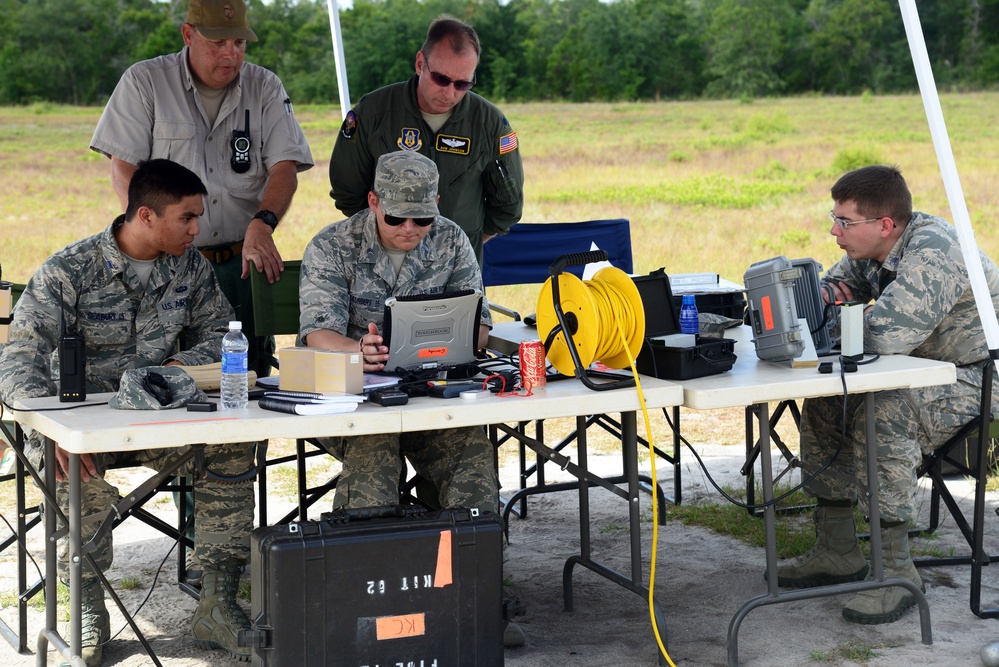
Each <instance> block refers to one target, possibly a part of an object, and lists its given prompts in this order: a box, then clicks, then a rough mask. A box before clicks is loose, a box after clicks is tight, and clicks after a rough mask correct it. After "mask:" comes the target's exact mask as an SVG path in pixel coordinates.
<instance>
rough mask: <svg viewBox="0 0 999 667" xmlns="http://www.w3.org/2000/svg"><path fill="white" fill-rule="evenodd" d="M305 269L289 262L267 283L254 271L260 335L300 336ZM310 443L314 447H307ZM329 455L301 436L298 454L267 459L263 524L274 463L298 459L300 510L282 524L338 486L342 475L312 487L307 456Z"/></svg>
mask: <svg viewBox="0 0 999 667" xmlns="http://www.w3.org/2000/svg"><path fill="white" fill-rule="evenodd" d="M301 271H302V262H301V260H292V261H286V262H285V263H284V273H282V274H281V280H279V281H277V282H275V283H269V282H267V276H266V275H265V274H263V273H260V272H258V271H257V270H256V269H255V268H253V269H251V270H250V291H251V294H252V300H253V325H254V327H255V328H256V332H257V335H258V336H287V335H298V320H299V305H298V282H299V277H300V275H301ZM269 361H270V364H271V366H272V367H274V368H278V367H279V365H278V360H277V359H276V358H274V357H271V359H270V360H269ZM306 444H309V445H311V446H312V447H313V448H314V449H308V450H307V449H306ZM323 454H326V450H325V449H323V448H322V447H321V446H319V445H318V444H316V443H315V442H312V441H309V440H304V439H297V440H296V441H295V454H293V455H287V456H279V457H276V458H273V459H268V460H267V465H266V466H264V467H263V468H262V469H261V471H260V475H259V476H258V481H259V486H258V498H257V507H258V508H259V511H260V525H262V526H266V525H268V523H267V468H268V467H270V466H274V465H278V464H281V463H287V462H289V461H296V462H297V466H298V509H297V510H293V511H291V512H289V513H288V514H286V515H285V516H283V517H281V518H280V519H278V523H280V524H284V523H288V522H290V521H292V520H294V519H295V518H296V517H297V518H298V520H299V521H305V520H306V519H307V518H308V509H309V508H310V507H312V505H314V504H315V503H316V502H318V501H319V499H321V498H322V497H323V496H324V495H326V494H327V493H328V492H330V491H332V490H333V489H335V488H336V481H337V478H338V477H339V475H335V476H333V477H332V478H330V479H328V480H327V481H326V482H324V483H322V484H320V485H318V486H314V487H309V486H308V480H307V479H306V474H305V473H306V466H305V462H306V459H308V458H311V457H313V456H320V455H323Z"/></svg>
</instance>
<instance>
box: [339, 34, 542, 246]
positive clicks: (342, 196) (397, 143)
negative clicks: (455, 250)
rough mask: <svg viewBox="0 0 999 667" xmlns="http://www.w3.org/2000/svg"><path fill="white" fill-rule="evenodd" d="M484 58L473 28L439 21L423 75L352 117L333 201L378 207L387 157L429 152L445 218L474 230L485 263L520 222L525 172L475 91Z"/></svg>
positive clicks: (426, 47)
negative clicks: (378, 170)
mask: <svg viewBox="0 0 999 667" xmlns="http://www.w3.org/2000/svg"><path fill="white" fill-rule="evenodd" d="M479 55H480V46H479V37H478V35H477V34H476V33H475V30H474V29H472V27H471V26H469V25H467V24H465V23H462V22H461V21H459V20H457V19H455V18H453V17H450V16H441V17H440V18H438V19H436V20H435V21H434V22H433V23H431V25H430V29H429V30H428V32H427V39H426V42H424V44H423V46H422V47H421V48H420V50H419V51H417V53H416V62H415V70H416V72H415V74H414V76H413V78H411V79H410V80H409V81H403V82H400V83H395V84H391V85H389V86H385V87H384V88H380V89H378V90H376V91H374V92H372V93H369V94H368V95H366V96H365V97H363V98H362V99H361V101H360V102H358V103H357V104H356V105H355V106H354V108H353V109H352V110H351V111H349V112H348V113H347V117H346V118H345V119H344V121H343V125H342V126H341V128H340V132H339V134H338V135H337V140H336V145H335V146H334V148H333V155H332V158H331V159H330V185H331V187H332V189H331V190H330V196H331V197H333V200H334V201H335V203H336V207H337V208H338V209H340V211H342V212H343V213H344V214H345V215H348V216H351V215H354V214H355V213H357V212H358V211H363V210H364V209H366V208H368V206H369V205H370V202H369V201H368V193H369V191H370V190H371V185H372V183H373V181H374V174H375V163H376V162H377V160H378V157H379V156H381V155H383V154H385V153H390V152H394V151H399V150H406V151H414V152H417V153H420V154H422V155H425V156H427V157H428V158H430V159H431V160H433V161H434V163H435V164H436V165H437V169H438V171H439V173H440V184H439V189H438V193H439V194H440V198H441V201H440V211H441V215H443V216H444V217H446V218H450V219H451V220H454V221H455V222H456V223H458V225H459V226H460V227H461V229H463V230H464V231H465V233H466V234H467V235H468V238H469V240H470V241H471V243H472V248H473V249H474V251H475V256H476V259H477V260H478V261H479V263H480V264H481V263H482V244H483V243H484V242H485V241H488V240H489V239H490V238H492V237H493V236H495V235H496V234H504V233H506V231H507V230H508V229H510V227H512V226H513V225H514V224H516V223H517V222H519V221H520V216H521V214H522V212H523V208H524V170H523V165H522V164H521V160H520V150H519V148H518V139H517V133H516V132H515V131H514V129H513V128H512V127H511V126H510V123H509V122H508V121H507V119H506V117H505V116H504V115H503V113H502V112H501V111H500V110H499V109H498V108H497V107H496V106H494V105H493V104H491V103H490V102H487V101H486V100H485V99H484V98H482V97H481V96H479V95H477V94H475V93H474V92H471V89H472V87H473V86H474V85H475V84H476V68H477V67H478V64H479Z"/></svg>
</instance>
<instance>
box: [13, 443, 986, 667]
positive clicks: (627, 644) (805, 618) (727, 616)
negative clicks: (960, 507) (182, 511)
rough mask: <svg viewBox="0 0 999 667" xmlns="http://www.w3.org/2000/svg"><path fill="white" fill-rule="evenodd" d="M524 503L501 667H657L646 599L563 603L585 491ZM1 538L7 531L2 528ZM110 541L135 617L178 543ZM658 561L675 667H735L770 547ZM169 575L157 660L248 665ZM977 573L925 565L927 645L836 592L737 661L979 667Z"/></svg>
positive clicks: (617, 564)
mask: <svg viewBox="0 0 999 667" xmlns="http://www.w3.org/2000/svg"><path fill="white" fill-rule="evenodd" d="M700 451H702V452H703V454H704V456H705V459H706V461H707V462H708V466H709V469H710V470H711V472H712V474H713V475H715V476H717V477H718V478H720V479H722V480H724V481H727V482H729V483H733V484H738V483H740V478H739V477H738V469H739V466H740V464H741V458H740V456H739V453H740V448H737V447H720V446H709V447H705V448H703V450H700ZM591 468H593V469H595V470H607V471H614V470H618V469H619V457H616V456H594V457H591ZM549 477H550V478H562V477H566V473H564V472H561V471H558V470H557V469H555V470H554V471H553V473H551V474H550V475H549ZM501 478H502V481H503V483H504V486H505V487H507V488H508V489H509V488H513V487H514V486H515V485H516V482H515V471H514V469H513V466H512V464H511V465H507V466H505V467H504V468H503V470H502V472H501ZM659 478H660V480H662V481H663V483H664V486H665V487H666V488H672V478H673V475H672V471H671V470H669V469H667V468H666V467H665V466H662V465H660V469H659ZM682 479H683V482H684V489H685V490H684V494H685V498H686V499H689V500H693V499H694V498H699V497H705V496H706V495H707V496H711V495H712V494H713V493H714V492H713V491H712V492H709V491H707V490H706V487H705V485H704V477H703V475H702V473H701V472H700V471H699V470H697V469H695V468H694V460H693V457H691V456H689V455H688V456H686V457H685V459H684V464H683V473H682ZM667 484H668V485H667ZM954 484H955V487H956V488H957V489H958V491H959V492H960V493H961V494H963V495H965V496H969V495H970V491H969V490H968V489H967V487H966V485H965V484H964V483H963V482H960V481H956V482H954ZM997 501H999V496H997V495H996V494H993V496H992V497H990V499H989V509H988V510H987V515H986V516H987V519H988V522H989V525H990V526H992V527H993V529H992V530H990V532H989V534H988V536H987V544H986V546H987V548H991V550H992V552H993V553H995V552H999V535H997V534H996V531H995V530H994V527H995V525H996V523H997V521H999V519H997V518H996V516H995V514H994V512H993V511H992V508H994V507H995V506H996V504H997ZM271 502H272V508H271V510H270V511H271V512H272V516H278V515H279V512H280V510H281V509H282V507H283V506H286V505H288V503H287V502H284V505H282V502H283V501H280V500H272V501H271ZM924 504H925V503H924ZM591 505H592V526H593V554H594V556H595V557H596V558H598V559H600V560H602V561H603V562H605V563H606V564H608V565H609V566H610V567H612V568H614V569H617V570H619V571H621V572H628V571H629V569H630V566H629V556H628V549H627V540H628V529H627V523H628V521H627V513H626V507H625V504H624V501H622V500H621V499H619V498H618V497H617V496H614V495H612V494H610V493H609V492H607V491H603V490H600V491H593V492H592V503H591ZM154 507H155V511H156V512H157V513H159V514H161V515H162V516H163V517H164V518H166V519H167V520H171V519H172V512H171V509H172V505H171V504H170V503H169V502H161V503H158V504H156V505H155V506H154ZM529 507H530V510H529V516H528V518H527V519H526V520H521V519H516V518H515V519H513V520H512V521H511V524H512V525H511V527H510V544H509V546H508V548H507V552H506V558H507V561H506V565H505V569H506V576H507V578H508V580H509V582H510V583H511V586H512V588H513V589H514V591H515V592H516V593H517V594H518V595H519V596H520V597H521V599H522V600H523V601H524V602H525V603H526V605H527V611H526V614H524V615H523V616H521V617H520V618H519V619H518V620H519V622H520V625H521V627H522V628H523V629H524V631H525V633H526V635H527V640H528V643H527V646H525V647H523V648H519V649H508V650H507V651H506V655H505V659H506V660H505V661H506V664H507V665H510V666H512V667H547V666H555V665H558V666H559V667H564V666H566V665H579V666H584V667H598V666H600V667H602V666H606V665H621V666H639V665H642V666H645V665H648V666H654V665H657V664H658V662H657V652H656V644H655V639H654V637H653V633H652V630H651V624H650V620H649V614H648V611H647V604H646V599H645V598H644V597H643V596H640V595H638V594H635V593H632V592H630V591H628V590H625V589H623V588H621V587H618V586H616V585H614V584H613V583H611V582H610V581H608V580H606V579H603V578H601V577H599V576H597V575H595V574H594V573H592V572H590V571H589V570H587V569H585V568H581V567H576V568H575V571H574V573H573V575H572V581H573V591H574V610H573V611H572V612H566V611H564V609H563V602H562V577H561V573H562V568H563V564H564V563H565V559H566V558H567V557H569V556H570V555H572V554H574V553H577V552H578V548H579V524H578V520H577V516H578V513H577V511H578V496H577V494H576V493H575V492H571V491H570V492H563V493H554V494H547V495H544V496H534V497H533V498H532V499H531V501H530V506H529ZM641 511H642V513H643V515H646V516H647V515H649V514H650V512H651V510H650V508H649V503H648V502H647V498H646V497H643V499H642V510H641ZM8 518H10V517H8ZM5 530H6V529H5V528H3V527H0V533H3V532H4V531H5ZM642 530H643V535H642V541H643V559H644V563H645V573H646V574H645V576H646V577H647V576H648V567H649V554H650V553H651V543H652V539H651V533H652V524H651V522H650V521H643V523H642ZM37 532H38V531H36V533H37ZM3 536H4V537H5V536H6V534H5V533H4V535H3ZM115 536H116V564H115V567H114V569H113V570H112V571H111V572H110V573H109V574H110V578H111V579H112V581H120V580H121V578H122V577H126V576H133V577H138V579H139V580H140V582H141V583H140V585H139V587H138V588H137V589H135V590H127V591H122V592H121V593H122V596H123V598H124V600H125V602H126V605H127V606H128V607H129V608H130V609H134V608H135V607H136V606H138V604H139V603H140V602H141V600H142V598H144V597H145V596H146V595H147V594H148V593H149V586H150V584H151V582H152V580H153V574H154V573H155V571H156V569H157V568H158V567H159V564H160V562H161V561H162V560H163V558H164V556H165V554H166V553H167V551H168V550H169V549H170V543H169V542H168V540H167V539H166V538H163V537H161V536H159V534H158V533H155V532H153V531H152V530H151V529H148V528H146V527H145V526H144V524H141V523H139V522H138V521H136V520H134V519H130V520H129V521H127V522H126V523H125V524H124V525H123V526H121V527H120V528H119V529H118V530H117V531H116V533H115ZM941 545H953V546H954V548H955V550H958V551H961V552H962V553H963V552H964V551H963V550H962V546H965V547H966V545H962V543H961V538H960V535H959V534H958V532H957V529H956V527H955V526H954V523H953V521H952V520H951V519H950V517H949V516H947V517H946V518H945V522H944V525H943V528H942V530H941V537H940V538H939V539H938V540H936V541H935V542H934V546H936V547H937V548H941ZM29 547H30V549H31V552H32V553H33V554H34V555H35V557H36V559H38V560H39V564H41V556H42V553H43V549H42V546H41V540H40V536H39V535H34V536H32V538H31V541H30V543H29ZM657 554H658V563H657V572H656V581H655V592H656V598H657V599H658V601H659V602H660V604H661V605H662V606H663V608H664V610H665V615H666V624H667V625H666V640H667V643H668V651H669V654H670V656H671V658H672V660H673V662H674V663H675V664H677V665H697V666H709V665H710V666H714V665H726V664H727V655H728V654H727V644H726V636H727V633H728V631H729V623H730V622H731V620H732V617H733V615H734V614H735V613H736V611H737V610H738V609H739V608H740V606H741V605H742V604H743V603H744V602H745V601H747V600H749V599H750V598H752V597H754V596H756V595H760V594H763V593H765V592H766V589H765V584H764V581H763V579H762V572H763V569H764V565H765V562H764V561H765V557H764V552H763V549H761V548H756V547H750V546H746V545H745V544H743V543H741V542H739V541H737V540H735V539H733V538H731V537H727V536H720V535H716V534H714V533H712V532H710V531H708V530H706V529H703V528H696V527H688V526H684V525H682V524H680V523H678V522H670V523H668V524H667V525H665V526H663V527H662V529H661V531H660V535H659V543H658V545H657ZM169 562H170V563H172V562H173V561H172V560H170V561H169ZM171 572H172V570H171V569H170V565H168V566H167V567H166V568H164V572H163V574H161V575H160V578H159V583H158V584H157V585H156V586H155V588H154V589H153V592H152V595H151V597H150V599H149V601H148V602H147V603H146V604H145V606H144V607H143V608H142V610H141V611H140V612H139V613H138V615H137V619H138V622H139V624H140V627H141V628H142V630H143V632H145V633H146V635H147V637H148V638H149V639H150V640H151V642H152V644H153V647H154V649H155V651H156V653H157V655H158V657H159V659H160V661H161V663H162V664H163V665H169V666H171V667H179V666H182V665H184V666H188V665H189V666H202V665H222V666H225V665H237V664H240V663H237V662H236V661H234V660H231V659H229V658H228V657H226V656H225V655H224V654H223V653H221V652H218V651H214V652H206V651H203V650H200V649H198V648H197V647H195V646H194V645H193V642H192V641H191V639H190V634H189V628H190V617H191V615H192V613H193V611H194V607H195V601H194V600H193V599H192V598H190V597H189V596H187V595H186V594H184V593H182V592H180V591H179V590H178V588H177V587H176V585H174V584H171V583H170V573H171ZM14 576H15V565H14V559H13V555H12V553H11V550H8V552H7V553H4V554H2V556H0V592H2V593H5V594H8V595H7V597H5V598H4V604H6V605H9V603H10V600H9V598H10V595H9V592H11V591H13V590H14V588H15V580H14ZM34 576H35V575H31V578H32V579H33V578H34ZM969 577H970V568H969V567H967V566H959V567H948V568H934V569H927V570H923V578H924V581H925V582H926V588H927V598H928V600H929V605H930V614H931V621H932V632H933V644H932V645H929V646H927V645H924V644H922V643H921V641H920V626H919V617H918V614H917V613H916V611H915V610H913V611H910V612H909V613H908V614H907V615H906V616H904V617H903V618H902V619H901V620H899V621H897V622H895V623H892V624H888V625H882V626H874V627H870V626H868V627H862V626H857V625H853V624H849V623H846V622H845V621H843V620H842V618H841V617H840V610H841V608H842V606H843V604H844V603H845V602H846V598H845V597H843V596H834V597H827V598H819V599H812V600H805V601H798V602H789V603H781V604H775V605H768V606H764V607H761V608H758V609H755V610H753V611H752V612H751V613H749V615H748V616H747V617H746V619H745V621H744V622H743V624H742V627H741V631H740V633H739V637H738V640H739V641H738V656H739V664H741V665H745V666H747V667H766V666H775V667H776V666H781V667H786V666H796V665H819V664H838V665H854V664H867V665H871V666H873V667H880V666H888V665H898V666H902V665H931V666H939V667H963V666H968V667H972V666H974V667H978V666H980V665H981V664H982V662H981V660H980V658H979V651H980V649H981V647H982V646H983V645H984V644H986V643H989V642H992V641H997V640H999V624H997V623H996V621H994V620H982V619H979V618H977V617H976V616H974V615H973V614H972V613H971V611H970V610H969V603H968V599H969ZM982 601H983V606H985V607H990V606H999V572H992V571H991V568H987V569H986V570H985V575H984V582H983V592H982ZM109 604H110V603H109ZM247 607H248V605H247ZM0 618H2V619H3V620H4V621H5V622H6V623H8V624H9V625H13V624H14V623H15V610H14V609H13V608H11V607H10V606H7V607H5V608H4V609H3V610H2V611H0ZM41 621H42V613H41V611H40V610H39V609H32V612H31V617H30V628H29V637H31V638H32V639H31V640H30V641H29V646H30V647H31V648H32V649H33V648H34V644H35V642H34V637H36V636H37V632H38V629H39V627H40V624H41ZM122 625H123V621H122V617H121V615H120V614H119V613H118V612H117V611H113V612H112V627H113V628H114V629H115V630H117V629H118V628H120V627H121V626H122ZM851 644H856V645H858V646H863V647H873V651H874V654H875V655H874V657H870V658H868V659H866V662H863V663H861V662H859V661H856V662H855V661H852V660H850V659H847V658H844V657H842V656H841V655H840V657H835V658H833V659H831V660H826V659H824V658H823V657H822V654H829V653H834V652H835V651H836V649H841V648H843V647H846V646H849V645H851ZM0 657H2V660H3V665H4V666H5V667H6V666H11V667H13V666H20V665H32V664H35V656H32V655H18V654H17V653H16V652H15V651H14V650H13V649H12V648H11V647H10V646H9V645H8V644H7V643H5V642H0ZM57 663H58V660H57V658H56V656H55V655H54V654H50V656H49V664H57ZM104 664H105V665H108V666H111V665H121V666H129V667H131V666H137V665H148V664H152V661H151V659H150V658H149V657H148V656H147V655H145V654H144V653H143V651H142V647H141V645H140V644H139V642H138V641H136V640H135V638H134V636H133V635H132V633H131V631H130V630H128V629H127V628H126V629H125V630H124V632H122V633H121V635H120V636H119V638H118V639H116V640H114V641H112V642H111V644H110V645H109V646H108V647H107V649H106V650H105V662H104ZM243 664H245V663H243ZM463 667H464V666H463Z"/></svg>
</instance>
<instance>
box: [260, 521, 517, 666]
mask: <svg viewBox="0 0 999 667" xmlns="http://www.w3.org/2000/svg"><path fill="white" fill-rule="evenodd" d="M502 534H503V533H502V528H501V522H500V519H499V517H497V516H496V515H494V514H492V513H488V512H487V513H482V514H481V515H479V513H478V512H477V511H475V510H466V509H453V510H442V511H427V510H424V509H423V508H418V507H403V506H399V507H384V508H368V509H363V510H338V511H334V512H330V513H326V514H323V515H322V518H321V520H320V521H308V522H305V523H293V524H288V525H286V526H271V527H266V528H257V529H255V530H254V531H253V533H252V537H251V542H252V544H251V555H250V567H251V572H252V585H253V588H252V599H251V607H252V613H251V621H252V623H253V630H251V631H248V632H245V633H243V637H242V638H241V643H242V644H243V645H248V646H251V647H252V648H253V664H254V665H269V666H271V667H292V666H294V667H320V666H322V667H348V666H349V667H365V666H368V667H376V665H377V666H379V667H395V666H396V665H405V666H407V667H465V666H467V665H477V666H479V667H483V666H485V667H489V666H492V665H502V664H503V620H502V619H503V599H502V598H503V593H502V581H501V579H502V562H503V559H502Z"/></svg>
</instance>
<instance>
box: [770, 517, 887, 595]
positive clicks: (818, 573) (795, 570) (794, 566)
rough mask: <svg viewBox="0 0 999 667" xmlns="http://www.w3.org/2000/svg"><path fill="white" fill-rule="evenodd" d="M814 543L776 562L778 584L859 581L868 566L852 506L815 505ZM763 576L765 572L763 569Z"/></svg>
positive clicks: (802, 585) (796, 585)
mask: <svg viewBox="0 0 999 667" xmlns="http://www.w3.org/2000/svg"><path fill="white" fill-rule="evenodd" d="M813 521H814V522H815V546H814V547H813V548H812V550H811V551H809V552H808V553H805V554H802V555H800V556H798V557H797V558H795V559H794V560H792V561H790V562H787V563H784V564H782V565H778V566H777V585H778V586H784V587H786V588H812V587H814V586H827V585H830V584H844V583H847V582H850V581H860V580H861V579H863V578H864V577H865V576H867V572H868V570H870V566H869V565H868V564H867V559H866V558H864V552H863V551H861V550H860V542H859V541H858V540H857V523H856V521H855V520H854V518H853V508H852V507H849V506H848V507H835V506H832V505H821V504H820V505H819V506H818V507H816V508H815V516H814V517H813ZM763 576H764V578H766V574H765V573H764V575H763Z"/></svg>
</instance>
